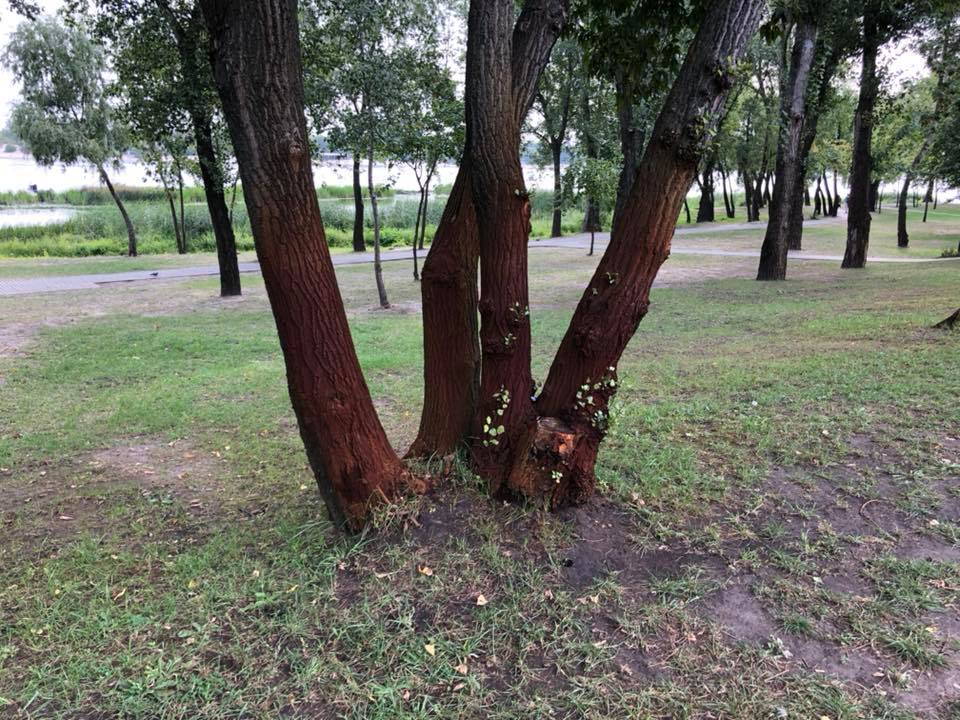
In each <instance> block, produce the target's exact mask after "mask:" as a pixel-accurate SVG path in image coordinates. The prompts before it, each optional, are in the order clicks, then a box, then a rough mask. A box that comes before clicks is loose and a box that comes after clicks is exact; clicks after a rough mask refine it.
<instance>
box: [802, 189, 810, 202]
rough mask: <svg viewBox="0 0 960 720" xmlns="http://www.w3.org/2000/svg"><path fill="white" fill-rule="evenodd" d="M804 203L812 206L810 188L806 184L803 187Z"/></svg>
mask: <svg viewBox="0 0 960 720" xmlns="http://www.w3.org/2000/svg"><path fill="white" fill-rule="evenodd" d="M803 204H804V205H805V206H806V207H810V188H808V187H806V186H804V188H803Z"/></svg>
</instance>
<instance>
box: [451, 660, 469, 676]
mask: <svg viewBox="0 0 960 720" xmlns="http://www.w3.org/2000/svg"><path fill="white" fill-rule="evenodd" d="M454 670H456V671H457V672H458V673H460V674H461V675H466V674H467V664H466V663H465V662H462V663H460V664H459V665H457V666H456V667H455V668H454Z"/></svg>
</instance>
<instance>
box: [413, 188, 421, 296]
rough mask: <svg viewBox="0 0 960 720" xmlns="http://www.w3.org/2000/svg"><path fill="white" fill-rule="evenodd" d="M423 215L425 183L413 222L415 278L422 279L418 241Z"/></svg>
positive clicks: (417, 280)
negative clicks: (418, 256)
mask: <svg viewBox="0 0 960 720" xmlns="http://www.w3.org/2000/svg"><path fill="white" fill-rule="evenodd" d="M422 215H423V185H421V186H420V198H419V200H418V201H417V219H416V221H415V222H414V223H413V280H414V282H419V281H420V264H419V262H418V260H417V242H418V241H419V240H420V218H421V216H422Z"/></svg>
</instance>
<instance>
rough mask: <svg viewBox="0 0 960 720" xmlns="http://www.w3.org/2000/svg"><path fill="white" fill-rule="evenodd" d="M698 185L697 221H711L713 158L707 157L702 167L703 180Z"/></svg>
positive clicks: (712, 216) (712, 219)
mask: <svg viewBox="0 0 960 720" xmlns="http://www.w3.org/2000/svg"><path fill="white" fill-rule="evenodd" d="M699 185H700V206H699V207H698V208H697V222H698V223H702V222H713V221H714V219H715V217H714V213H713V159H712V158H711V159H708V160H707V163H706V165H705V166H704V168H703V180H701V181H699Z"/></svg>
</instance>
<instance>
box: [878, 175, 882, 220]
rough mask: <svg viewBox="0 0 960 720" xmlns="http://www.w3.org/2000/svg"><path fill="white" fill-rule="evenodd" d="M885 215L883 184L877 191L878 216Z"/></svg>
mask: <svg viewBox="0 0 960 720" xmlns="http://www.w3.org/2000/svg"><path fill="white" fill-rule="evenodd" d="M882 213H883V183H881V184H880V186H879V189H878V190H877V215H880V214H882Z"/></svg>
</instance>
